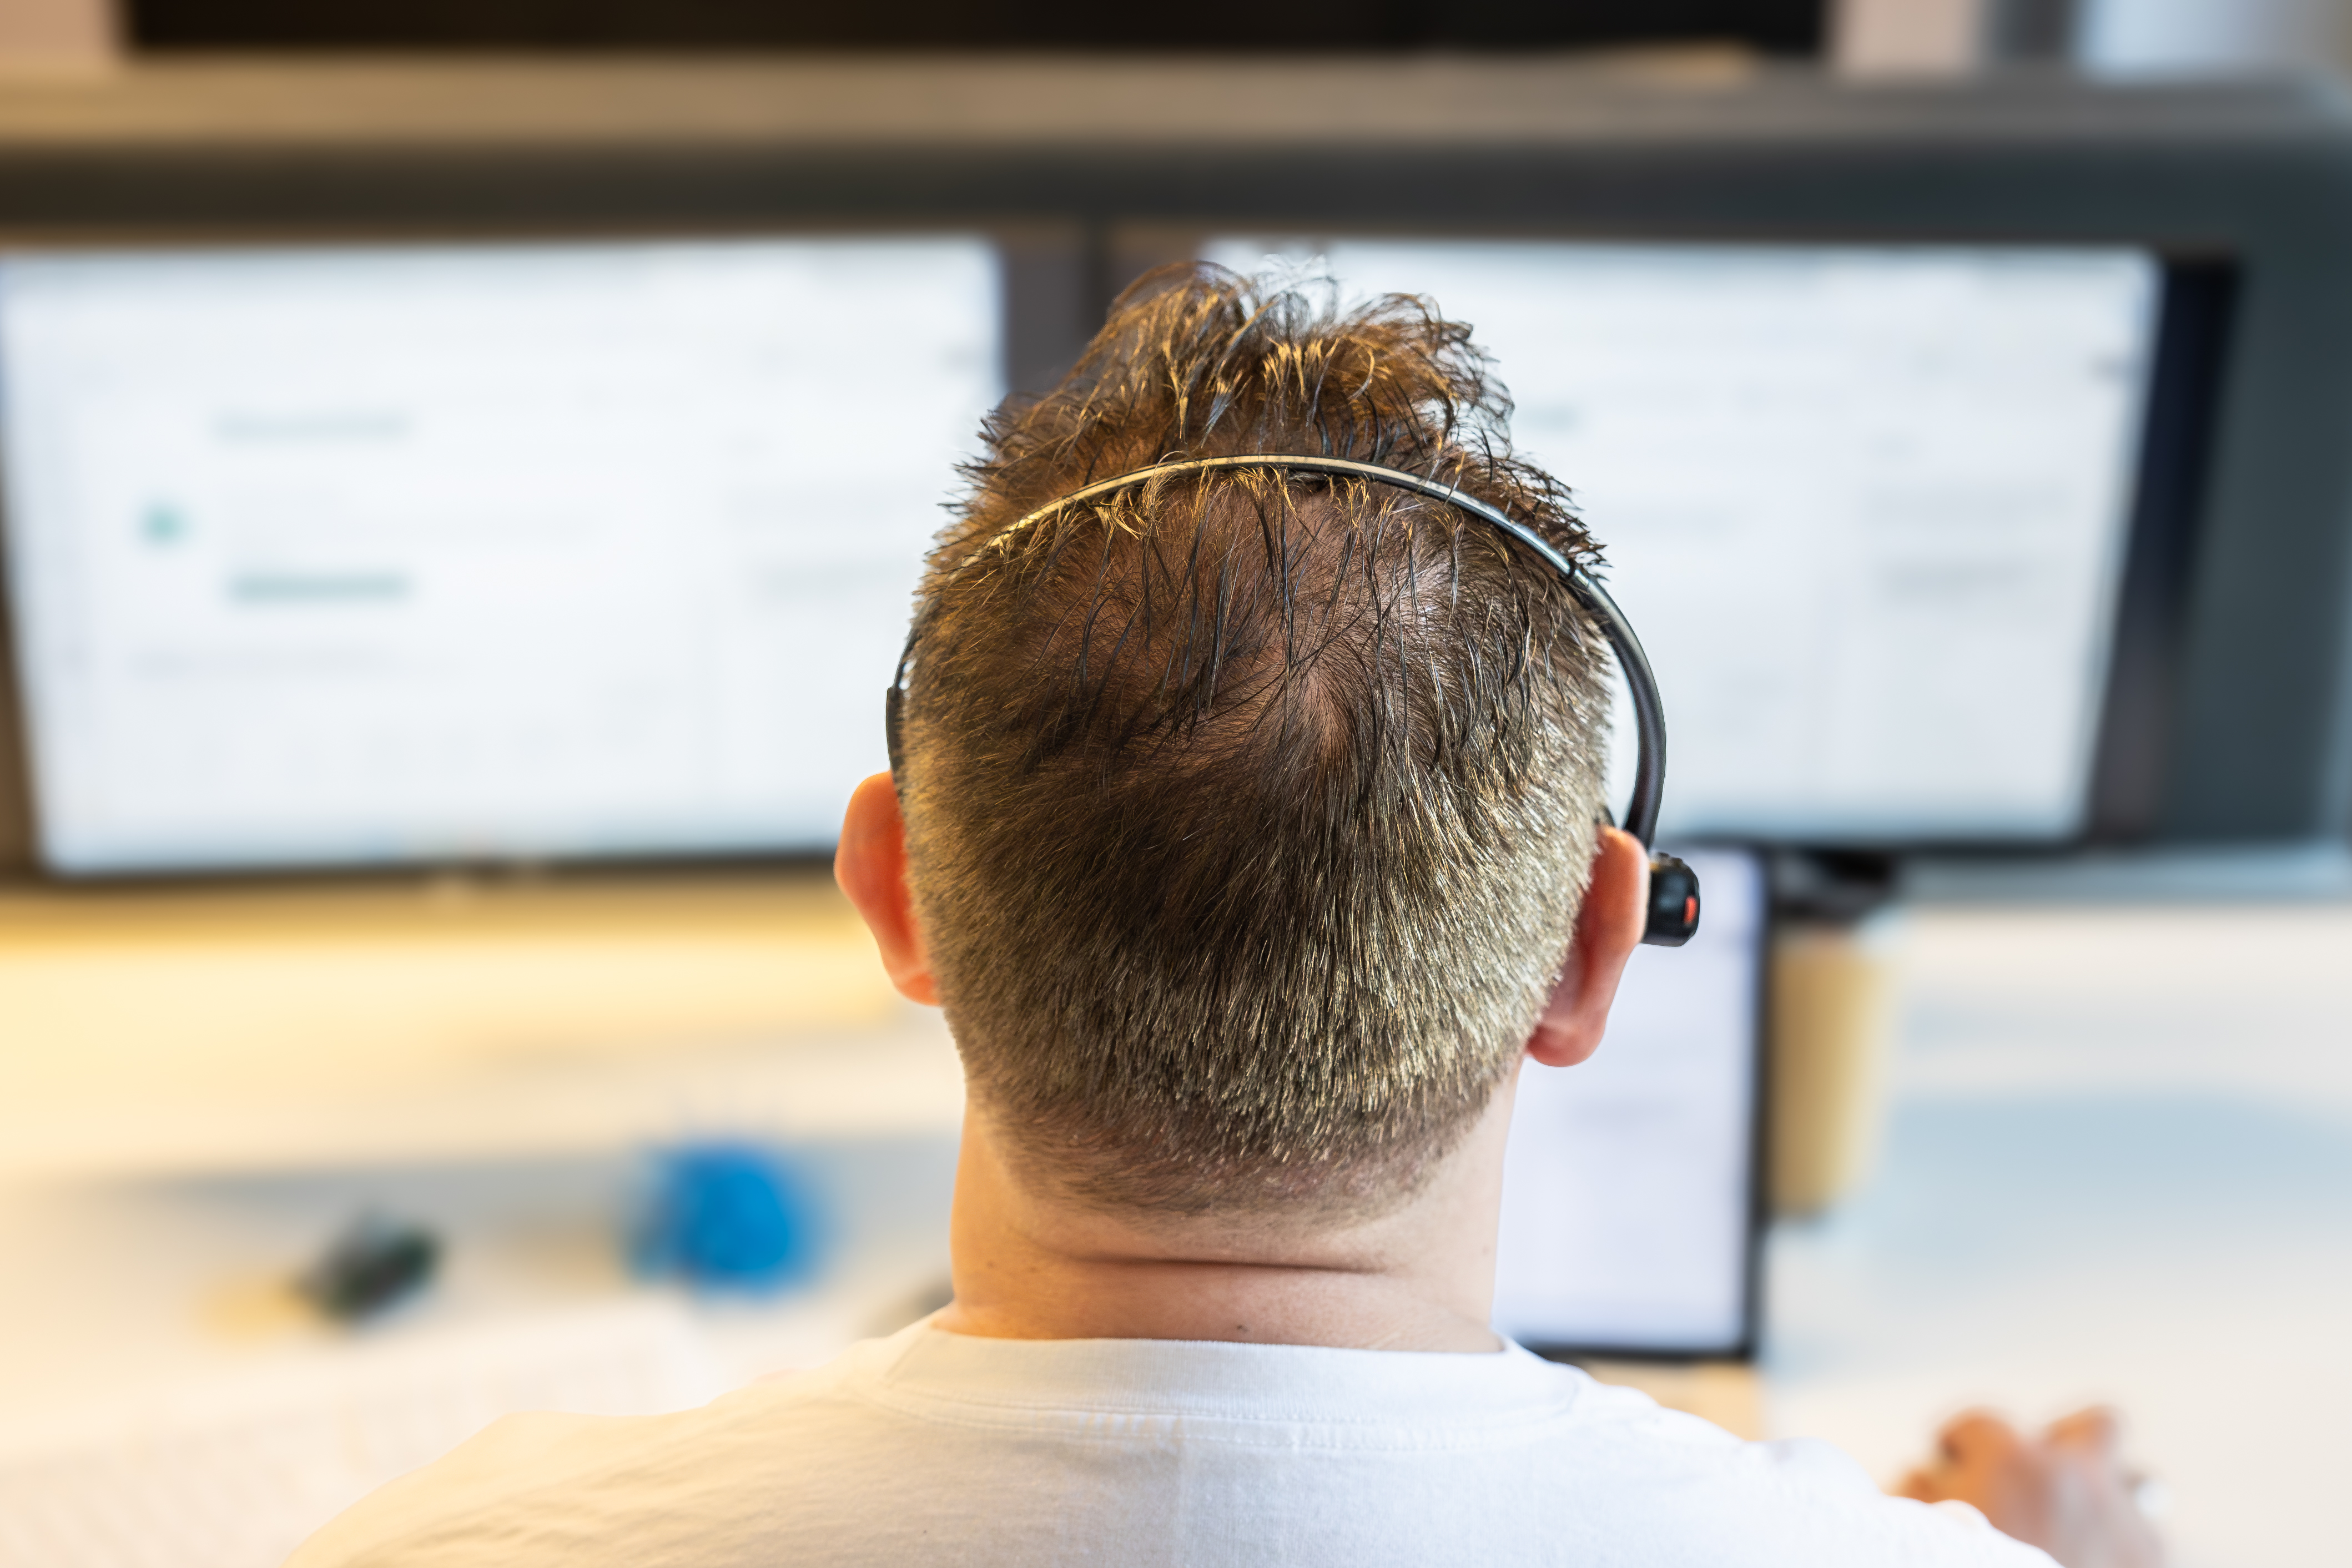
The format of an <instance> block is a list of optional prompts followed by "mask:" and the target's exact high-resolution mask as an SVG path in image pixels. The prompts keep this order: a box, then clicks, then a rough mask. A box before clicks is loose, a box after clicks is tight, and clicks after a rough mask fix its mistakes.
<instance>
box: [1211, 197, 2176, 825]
mask: <svg viewBox="0 0 2352 1568" xmlns="http://www.w3.org/2000/svg"><path fill="white" fill-rule="evenodd" d="M1198 249H1199V253H1200V254H1201V255H1202V256H1206V257H1208V258H1209V259H1213V260H1216V261H1220V262H1223V263H1225V264H1226V265H1228V266H1232V267H1236V268H1238V269H1243V270H1254V269H1256V268H1259V267H1265V266H1266V265H1267V264H1268V262H1269V260H1272V261H1274V262H1275V263H1276V264H1277V265H1289V266H1292V267H1299V266H1305V267H1308V268H1311V269H1328V274H1329V276H1330V277H1331V278H1332V279H1333V280H1334V281H1335V283H1336V285H1337V286H1338V287H1339V288H1340V289H1341V290H1342V291H1343V293H1344V294H1345V295H1347V296H1349V297H1353V298H1364V297H1366V296H1370V295H1373V294H1378V293H1386V292H1398V293H1410V294H1418V295H1423V296H1426V297H1428V298H1431V299H1432V300H1433V302H1434V303H1435V304H1436V306H1437V307H1438V308H1440V309H1441V310H1443V311H1444V314H1445V315H1446V316H1447V317H1448V318H1449V319H1454V320H1457V321H1463V322H1467V323H1469V324H1471V325H1472V326H1473V328H1474V329H1475V333H1476V341H1477V342H1478V344H1479V345H1480V346H1481V347H1482V348H1484V349H1485V350H1487V351H1489V352H1490V353H1491V354H1493V356H1494V357H1495V362H1496V372H1497V374H1498V376H1499V378H1500V379H1501V381H1502V382H1504V383H1505V384H1506V385H1507V387H1508V389H1509V391H1510V392H1511V393H1512V395H1513V397H1514V398H1515V399H1516V402H1517V410H1516V414H1515V417H1514V420H1513V434H1514V436H1515V438H1516V443H1517V448H1518V450H1519V452H1520V453H1521V454H1522V455H1526V456H1528V457H1529V458H1531V459H1533V460H1534V461H1535V462H1537V463H1538V464H1540V465H1543V466H1545V467H1546V468H1548V469H1549V471H1550V472H1552V473H1553V474H1555V475H1557V476H1559V478H1560V479H1561V480H1562V481H1563V482H1565V483H1566V484H1568V485H1570V486H1571V487H1572V489H1573V491H1574V493H1575V497H1576V499H1577V501H1578V504H1579V507H1580V511H1581V512H1582V515H1583V516H1584V517H1585V520H1586V521H1587V523H1588V524H1589V525H1590V526H1591V528H1592V530H1593V532H1594V534H1595V536H1596V537H1597V538H1599V539H1600V540H1601V542H1602V544H1603V545H1604V547H1605V548H1606V549H1607V554H1608V563H1609V577H1610V580H1611V591H1612V592H1613V593H1614V594H1615V595H1616V596H1617V597H1618V599H1619V601H1621V602H1622V604H1623V605H1624V607H1625V610H1626V612H1627V614H1629V615H1630V616H1631V617H1632V618H1633V623H1634V624H1635V625H1637V626H1639V627H1640V628H1641V630H1642V636H1643V642H1644V643H1645V644H1646V647H1647V651H1648V653H1649V655H1650V658H1651V661H1652V664H1654V667H1655V669H1656V671H1657V675H1658V680H1659V683H1660V685H1661V686H1662V687H1663V689H1664V693H1665V697H1666V706H1667V711H1668V714H1669V716H1671V719H1672V721H1673V722H1672V731H1671V734H1672V760H1671V764H1670V766H1669V768H1668V779H1669V783H1668V788H1667V791H1666V803H1665V831H1668V832H1670V833H1678V834H1696V835H1702V836H1706V835H1713V836H1726V835H1728V836H1738V837H1752V838H1763V839H1772V840H1781V841H1788V840H1796V841H1827V842H1874V843H1916V842H1921V841H1929V842H1934V841H1979V842H1983V841H1993V842H2033V841H2044V842H2047V841H2064V840H2068V839H2071V838H2074V837H2075V836H2077V835H2079V834H2080V833H2082V832H2083V831H2084V828H2085V826H2086V825H2087V823H2088V821H2089V819H2090V816H2091V812H2092V800H2091V796H2092V789H2093V774H2094V768H2095V753H2096V750H2097V746H2098V738H2099V732H2100V726H2101V720H2102V716H2103V710H2104V706H2105V697H2106V695H2107V692H2108V689H2109V685H2110V677H2111V674H2112V672H2111V663H2110V654H2111V650H2112V648H2113V647H2114V645H2115V641H2116V624H2117V617H2118V610H2119V606H2120V602H2121V600H2122V597H2123V590H2124V583H2125V579H2126V562H2127V558H2128V555H2129V549H2130V545H2131V534H2132V528H2131V525H2132V520H2133V516H2134V509H2135V506H2136V503H2137V493H2136V492H2137V476H2138V473H2139V469H2140V454H2141V432H2142V428H2143V425H2144V423H2145V419H2146V413H2147V406H2148V401H2149V394H2150V391H2151V387H2152V385H2153V382H2154V379H2155V378H2154V369H2155V365H2156V363H2157V360H2158V337H2159V329H2160V327H2161V326H2162V323H2163V320H2164V307H2165V302H2166V273H2165V268H2164V267H2163V266H2162V265H2161V264H2160V263H2159V261H2158V258H2157V257H2156V256H2153V255H2151V254H2149V253H2148V252H2147V251H2143V250H2137V249H2125V248H2059V247H2052V246H1974V247H1966V248H1962V247H1952V246H1811V245H1719V244H1694V243H1678V244H1670V245H1669V244H1642V245H1629V244H1601V243H1590V242H1567V241H1535V240H1517V241H1513V240H1477V239H1419V240H1415V239H1380V238H1348V237H1333V238H1328V239H1325V240H1322V241H1319V242H1313V243H1307V242H1299V241H1282V240H1273V241H1268V240H1265V239H1251V238H1224V239H1213V240H1210V241H1208V242H1206V243H1204V244H1203V245H1202V246H1199V247H1198Z"/></svg>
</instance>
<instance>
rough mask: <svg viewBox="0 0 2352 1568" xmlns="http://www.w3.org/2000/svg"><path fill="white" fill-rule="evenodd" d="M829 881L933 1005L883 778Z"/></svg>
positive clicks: (853, 803) (853, 813) (901, 842)
mask: <svg viewBox="0 0 2352 1568" xmlns="http://www.w3.org/2000/svg"><path fill="white" fill-rule="evenodd" d="M833 880H834V881H835V882H837V883H840V884H841V891H842V892H844V893H845V894H849V902H850V903H852V904H856V906H857V913H858V914H859V915H863V916H865V918H866V929H867V930H868V931H871V932H872V933H874V946H876V947H877V948H878V949H880V950H881V954H882V967H883V969H884V971H885V972H887V974H888V975H889V977H890V983H891V984H892V985H894V986H896V987H898V994H899V995H900V996H902V997H905V998H907V999H908V1001H913V1002H927V1003H929V1005H930V1006H932V1007H937V1006H939V1005H940V991H939V987H938V986H937V985H935V984H933V983H932V980H931V961H930V957H929V955H928V954H926V953H925V952H924V951H923V933H922V930H921V928H920V927H919V926H918V925H916V924H915V897H914V894H912V893H911V892H910V891H908V887H907V824H906V822H905V821H903V820H902V819H901V818H900V817H899V815H898V785H897V784H896V783H894V782H893V781H892V780H891V778H890V776H889V775H888V774H887V773H877V774H876V775H874V777H873V778H871V779H866V782H864V783H863V784H860V785H859V786H858V787H857V792H856V794H854V795H852V796H850V798H849V810H848V811H847V812H846V813H845V814H844V816H843V817H842V820H841V847H840V848H839V849H837V850H835V851H834V852H833ZM1586 896H1587V897H1590V896H1591V894H1587V895H1586Z"/></svg>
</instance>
